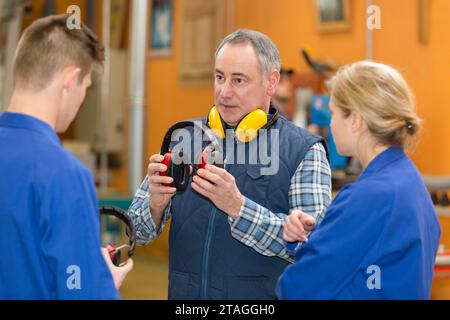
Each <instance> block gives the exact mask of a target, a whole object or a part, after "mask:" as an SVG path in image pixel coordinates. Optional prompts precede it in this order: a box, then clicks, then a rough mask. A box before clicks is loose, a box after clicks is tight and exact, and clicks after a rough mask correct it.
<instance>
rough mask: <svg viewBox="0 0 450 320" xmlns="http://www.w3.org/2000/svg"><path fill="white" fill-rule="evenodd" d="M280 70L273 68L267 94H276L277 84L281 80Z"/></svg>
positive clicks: (270, 95)
mask: <svg viewBox="0 0 450 320" xmlns="http://www.w3.org/2000/svg"><path fill="white" fill-rule="evenodd" d="M280 77H281V75H280V72H279V71H278V70H273V71H272V72H271V73H270V75H269V79H268V81H269V86H268V87H267V95H268V96H269V97H272V96H273V95H274V94H275V91H276V89H277V85H278V83H279V82H280Z"/></svg>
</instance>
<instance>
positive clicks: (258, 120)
mask: <svg viewBox="0 0 450 320" xmlns="http://www.w3.org/2000/svg"><path fill="white" fill-rule="evenodd" d="M277 120H278V112H275V113H274V115H273V117H272V119H271V120H270V121H268V120H267V114H266V113H265V112H264V111H263V110H261V109H256V110H253V111H252V112H250V113H249V114H247V115H246V116H245V117H244V118H242V119H241V121H239V123H238V125H237V126H236V129H235V133H236V138H237V139H238V140H239V141H241V142H244V143H247V142H250V141H252V140H253V139H255V138H256V137H257V136H258V131H259V130H260V129H266V128H268V127H270V126H272V125H273V124H274V123H275V122H276V121H277ZM208 126H209V127H210V129H211V130H212V131H213V132H214V134H215V135H216V136H217V137H218V138H220V139H224V138H225V128H224V121H223V120H222V118H221V116H220V113H219V110H217V108H216V107H215V106H214V107H213V108H212V109H211V111H210V112H209V114H208Z"/></svg>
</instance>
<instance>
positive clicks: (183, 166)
mask: <svg viewBox="0 0 450 320" xmlns="http://www.w3.org/2000/svg"><path fill="white" fill-rule="evenodd" d="M188 127H191V128H194V130H199V132H201V133H202V136H206V137H207V138H208V140H209V141H210V142H211V143H210V146H213V148H212V149H213V150H218V149H220V145H219V143H218V141H217V138H216V136H215V135H214V133H213V132H212V131H211V130H210V129H209V128H207V127H206V126H205V125H204V124H202V123H201V122H200V123H196V122H195V121H183V122H178V123H176V124H174V125H173V126H172V127H170V128H169V130H168V131H167V132H166V135H165V136H164V140H163V143H162V146H161V152H160V154H161V155H163V156H164V159H163V161H162V162H161V163H162V164H165V165H166V166H167V171H166V172H160V173H159V174H160V175H161V176H168V177H172V178H173V180H174V181H173V182H172V183H171V184H170V185H166V186H169V187H174V188H176V189H177V191H178V192H183V191H184V190H186V188H187V186H188V184H189V180H190V176H191V175H195V174H196V172H197V170H198V169H199V168H200V167H202V161H203V160H202V159H203V158H204V161H205V163H203V167H204V166H205V165H206V161H208V160H207V159H209V158H210V157H209V156H210V154H211V151H208V150H209V149H208V148H209V147H207V148H206V149H204V150H203V151H202V153H201V154H200V155H199V156H197V157H198V159H194V161H193V162H190V163H187V161H182V162H181V163H180V164H175V163H174V161H173V157H174V153H173V151H172V150H171V148H170V146H171V142H172V141H171V139H172V134H173V133H174V132H175V130H178V129H183V128H188ZM207 149H208V150H207ZM208 152H209V153H208ZM221 154H223V152H222V153H221ZM180 157H183V155H182V154H180ZM195 161H196V162H195ZM219 162H223V160H221V161H219ZM177 163H178V162H177ZM194 163H195V165H194ZM208 163H210V164H214V163H211V162H208ZM190 164H192V165H193V166H192V172H191V165H190Z"/></svg>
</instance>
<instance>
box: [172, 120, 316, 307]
mask: <svg viewBox="0 0 450 320" xmlns="http://www.w3.org/2000/svg"><path fill="white" fill-rule="evenodd" d="M203 121H206V120H203ZM274 129H277V130H278V132H279V170H278V172H277V174H275V175H264V174H262V172H261V168H262V167H264V165H262V164H261V163H258V164H249V163H248V162H246V164H227V165H226V170H227V171H228V172H230V173H231V174H232V175H233V176H234V177H235V179H236V184H237V186H238V188H239V190H240V192H241V193H242V195H243V196H245V197H246V198H248V199H251V200H253V201H255V202H256V203H258V204H260V205H262V206H264V207H265V208H267V209H269V210H270V211H271V212H274V213H284V214H289V211H290V206H289V187H290V182H291V178H292V177H293V175H294V173H295V171H296V170H297V168H298V166H299V165H300V163H301V162H302V160H303V159H304V157H305V155H306V153H307V152H308V151H309V149H310V148H311V147H312V145H313V144H315V143H317V142H322V143H324V141H323V139H322V138H320V137H317V136H314V135H312V134H311V133H309V132H308V131H306V130H304V129H301V128H299V127H297V126H295V125H294V124H292V123H290V122H289V121H287V120H286V119H284V118H282V117H280V119H279V120H278V121H277V122H276V123H275V124H274V125H273V126H272V128H271V129H270V130H268V134H267V136H269V137H271V131H272V130H274ZM268 140H269V142H268V150H269V152H271V151H272V145H273V142H272V141H271V139H270V138H269V139H268ZM239 143H240V142H235V144H236V145H235V149H234V150H235V151H236V150H237V144H239ZM252 143H257V140H254V141H252V142H250V143H249V144H247V145H246V147H247V149H246V150H247V156H248V155H249V153H250V155H252V153H253V156H255V154H254V153H255V150H256V149H253V150H252V148H251V147H250V145H251V144H252ZM249 150H252V151H249ZM228 156H229V155H228ZM227 158H229V157H227ZM233 163H236V162H233ZM268 166H269V165H268ZM171 205H172V207H171V210H172V222H171V228H170V236H169V299H275V298H276V295H275V286H276V282H277V279H278V277H279V276H280V274H281V273H282V272H283V270H284V269H285V268H286V266H287V265H288V264H289V263H288V262H287V261H285V260H283V259H281V258H279V257H268V256H264V255H262V254H260V253H258V252H257V251H255V250H254V248H251V247H248V246H246V245H244V244H243V243H241V242H240V241H238V240H236V239H234V238H233V237H232V235H231V227H230V224H229V222H228V216H227V215H226V214H225V213H224V212H223V211H221V210H219V209H218V208H216V207H215V206H214V204H213V203H212V202H211V201H210V200H208V199H207V198H204V197H202V196H201V195H199V194H198V193H196V192H195V191H194V190H193V189H192V188H191V185H190V183H189V186H188V188H187V189H186V191H184V192H183V193H180V194H178V195H176V196H175V197H174V198H173V199H172V204H171Z"/></svg>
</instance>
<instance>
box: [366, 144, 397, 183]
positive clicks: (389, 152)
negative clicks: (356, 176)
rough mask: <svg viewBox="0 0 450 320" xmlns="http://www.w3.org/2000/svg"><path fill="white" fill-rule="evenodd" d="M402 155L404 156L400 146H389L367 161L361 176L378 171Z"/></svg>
mask: <svg viewBox="0 0 450 320" xmlns="http://www.w3.org/2000/svg"><path fill="white" fill-rule="evenodd" d="M403 157H406V155H405V151H404V150H403V148H402V147H400V146H392V147H389V148H387V149H386V150H384V151H383V152H382V153H380V154H379V155H378V156H376V157H375V159H373V160H372V161H371V162H370V163H369V165H368V166H367V168H366V170H364V173H363V176H365V175H368V174H371V173H375V172H377V171H380V170H381V169H383V168H384V167H386V166H387V165H389V164H390V163H392V162H394V161H396V160H398V159H400V158H403Z"/></svg>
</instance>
